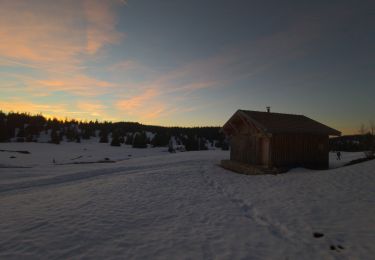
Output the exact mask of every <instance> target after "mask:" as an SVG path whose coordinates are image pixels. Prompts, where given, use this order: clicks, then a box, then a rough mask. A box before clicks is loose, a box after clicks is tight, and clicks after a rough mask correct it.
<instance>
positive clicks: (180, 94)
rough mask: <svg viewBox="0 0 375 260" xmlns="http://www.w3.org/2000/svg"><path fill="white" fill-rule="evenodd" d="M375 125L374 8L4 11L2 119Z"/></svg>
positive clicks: (306, 5)
mask: <svg viewBox="0 0 375 260" xmlns="http://www.w3.org/2000/svg"><path fill="white" fill-rule="evenodd" d="M266 106H271V110H272V111H273V112H283V113H294V114H304V115H306V116H309V117H311V118H313V119H316V120H318V121H321V122H323V123H325V124H328V125H329V126H332V127H334V128H336V129H338V130H340V131H342V132H344V133H355V132H358V129H359V127H360V125H361V123H365V124H367V123H368V122H369V120H375V2H374V1H365V0H364V1H345V0H340V1H329V0H328V1H327V0H324V1H280V0H275V1H267V0H266V1H264V0H262V1H250V0H243V1H242V0H236V1H221V0H204V1H203V0H189V1H186V0H185V1H182V0H160V1H158V0H129V1H124V0H123V1H120V0H113V1H111V0H108V1H106V0H86V1H84V0H82V1H79V0H66V1H65V0H61V1H60V0H59V1H50V0H0V110H3V111H6V112H8V111H20V112H30V113H32V114H35V113H42V114H43V115H45V116H49V117H51V116H56V117H59V118H65V117H68V118H76V119H83V120H85V119H87V120H91V119H93V120H95V119H98V120H111V121H138V122H141V123H145V124H157V125H166V126H171V125H177V126H203V125H215V126H220V125H222V124H224V123H225V121H226V120H227V119H228V118H229V117H230V116H231V115H232V114H233V113H234V112H235V111H236V110H237V109H249V110H265V109H266Z"/></svg>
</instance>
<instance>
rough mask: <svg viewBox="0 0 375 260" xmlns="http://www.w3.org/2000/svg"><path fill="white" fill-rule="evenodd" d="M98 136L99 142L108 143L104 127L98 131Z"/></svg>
mask: <svg viewBox="0 0 375 260" xmlns="http://www.w3.org/2000/svg"><path fill="white" fill-rule="evenodd" d="M99 137H100V140H99V143H108V132H107V131H106V130H105V129H103V130H102V131H100V133H99Z"/></svg>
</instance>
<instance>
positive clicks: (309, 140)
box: [271, 134, 329, 169]
mask: <svg viewBox="0 0 375 260" xmlns="http://www.w3.org/2000/svg"><path fill="white" fill-rule="evenodd" d="M328 153H329V146H328V136H326V135H307V134H275V135H273V136H272V138H271V163H272V165H273V166H276V167H296V166H302V167H307V168H313V169H326V168H328V163H329V161H328Z"/></svg>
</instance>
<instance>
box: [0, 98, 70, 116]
mask: <svg viewBox="0 0 375 260" xmlns="http://www.w3.org/2000/svg"><path fill="white" fill-rule="evenodd" d="M0 110H3V111H14V112H28V113H31V114H40V113H42V114H43V115H44V116H46V117H54V116H61V115H68V114H75V112H72V111H69V109H68V106H67V105H65V104H53V105H51V104H37V103H33V102H29V101H22V100H14V101H11V102H10V101H1V103H0Z"/></svg>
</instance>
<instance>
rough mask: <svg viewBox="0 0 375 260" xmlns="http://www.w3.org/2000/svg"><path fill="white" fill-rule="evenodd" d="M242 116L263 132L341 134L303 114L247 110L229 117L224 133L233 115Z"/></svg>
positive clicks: (239, 111)
mask: <svg viewBox="0 0 375 260" xmlns="http://www.w3.org/2000/svg"><path fill="white" fill-rule="evenodd" d="M237 115H239V116H241V117H244V118H245V119H246V120H247V121H249V122H252V123H253V124H255V125H256V126H257V127H258V128H259V129H260V130H261V131H263V132H265V133H270V134H274V133H305V134H324V135H341V132H340V131H337V130H336V129H333V128H331V127H328V126H326V125H324V124H322V123H319V122H317V121H315V120H313V119H311V118H308V117H306V116H303V115H293V114H282V113H273V112H260V111H249V110H238V111H237V112H236V113H235V114H234V115H233V116H232V117H231V119H229V120H228V122H227V123H226V124H225V125H224V127H223V130H224V132H225V133H227V132H228V131H227V130H226V129H228V127H226V126H227V125H228V123H229V122H230V121H231V120H232V118H233V117H235V116H237Z"/></svg>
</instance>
